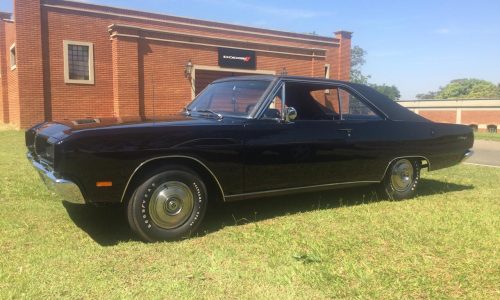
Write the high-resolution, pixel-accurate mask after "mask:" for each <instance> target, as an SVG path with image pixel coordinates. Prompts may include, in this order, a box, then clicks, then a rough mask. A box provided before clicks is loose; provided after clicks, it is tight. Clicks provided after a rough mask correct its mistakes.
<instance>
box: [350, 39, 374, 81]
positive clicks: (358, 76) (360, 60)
mask: <svg viewBox="0 0 500 300" xmlns="http://www.w3.org/2000/svg"><path fill="white" fill-rule="evenodd" d="M365 55H366V51H365V50H364V49H363V48H361V47H359V46H354V47H352V49H351V82H354V83H361V84H367V83H368V79H370V77H371V76H370V75H363V73H362V72H361V68H362V67H363V65H364V64H365V63H366V60H365Z"/></svg>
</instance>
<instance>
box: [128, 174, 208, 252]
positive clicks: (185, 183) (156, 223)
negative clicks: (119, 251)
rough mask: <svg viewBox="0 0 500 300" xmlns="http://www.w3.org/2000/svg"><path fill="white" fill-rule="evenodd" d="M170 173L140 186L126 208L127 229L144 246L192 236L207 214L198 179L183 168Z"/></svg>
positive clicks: (201, 185) (200, 182)
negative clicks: (134, 234)
mask: <svg viewBox="0 0 500 300" xmlns="http://www.w3.org/2000/svg"><path fill="white" fill-rule="evenodd" d="M169 169H170V170H169V171H164V172H160V173H155V174H152V175H151V176H150V177H149V178H148V179H146V180H144V181H143V182H142V183H141V184H139V185H138V186H137V188H136V190H135V191H134V193H133V195H132V197H131V198H130V200H129V202H128V204H127V220H128V223H129V225H130V228H131V229H132V231H133V232H134V233H136V234H137V235H138V236H139V238H141V239H142V240H144V241H146V242H157V241H170V240H178V239H182V238H187V237H189V236H191V234H192V233H193V232H195V231H196V229H197V228H198V226H199V225H200V223H201V221H202V220H203V217H204V216H205V212H206V210H207V202H208V195H207V189H206V187H205V184H204V183H203V181H202V180H201V179H200V177H199V176H198V175H197V174H196V173H195V172H192V171H191V170H188V169H185V168H169Z"/></svg>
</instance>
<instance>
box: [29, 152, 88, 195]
mask: <svg viewBox="0 0 500 300" xmlns="http://www.w3.org/2000/svg"><path fill="white" fill-rule="evenodd" d="M27 157H28V160H29V161H30V162H31V164H32V165H33V167H35V169H36V170H37V171H38V174H39V175H40V178H42V180H43V182H44V183H45V185H46V186H47V188H48V189H49V190H50V191H52V192H54V193H56V194H57V195H59V196H60V197H62V198H63V200H65V201H68V202H70V203H75V204H85V199H84V198H83V195H82V192H81V191H80V188H79V187H78V185H77V184H75V183H74V182H72V181H69V180H66V179H62V178H57V177H56V176H55V175H54V172H53V171H51V170H49V169H48V168H46V167H45V166H44V165H42V164H41V163H39V162H37V161H35V160H34V159H33V157H32V156H31V155H30V154H29V153H28V154H27Z"/></svg>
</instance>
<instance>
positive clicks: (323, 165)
mask: <svg viewBox="0 0 500 300" xmlns="http://www.w3.org/2000/svg"><path fill="white" fill-rule="evenodd" d="M473 142H474V137H473V134H472V130H471V129H470V128H469V127H467V126H462V125H454V124H439V123H434V122H431V121H429V120H427V119H425V118H423V117H421V116H419V115H417V114H415V113H413V112H411V111H409V110H407V109H406V108H403V107H402V106H400V105H398V104H397V103H395V102H394V101H391V100H390V99H388V98H387V97H385V96H384V95H382V94H380V93H378V92H377V91H375V90H373V89H372V88H370V87H367V86H365V85H360V84H354V83H349V82H342V81H334V80H326V79H320V78H307V77H292V76H245V77H232V78H226V79H221V80H218V81H215V82H213V83H212V84H210V85H209V86H208V87H207V88H206V89H205V90H204V91H203V92H201V93H200V94H199V95H198V96H197V97H196V98H195V99H194V100H193V101H192V102H191V103H190V104H189V105H188V106H187V107H186V108H185V109H184V111H183V112H182V113H179V115H176V116H170V117H164V118H155V119H153V120H147V119H144V118H142V119H141V118H137V119H136V120H132V119H128V120H127V119H120V118H117V119H85V120H78V121H73V122H48V123H43V124H40V125H37V126H34V127H33V128H31V129H29V130H28V131H27V132H26V145H27V148H28V159H29V160H30V161H31V163H32V164H33V165H34V166H35V168H36V169H37V170H38V171H39V173H40V175H41V177H42V179H43V180H44V181H45V183H46V184H47V186H48V187H49V188H51V189H52V190H54V191H55V192H56V193H57V194H59V195H60V196H62V198H63V199H64V200H66V201H69V202H73V203H82V204H83V203H103V202H121V203H123V204H124V206H125V208H126V212H127V218H128V222H129V224H130V227H131V228H132V230H133V231H134V232H135V233H136V234H137V235H138V236H139V237H140V238H141V239H143V240H145V241H160V240H171V239H178V238H182V237H186V236H189V235H190V234H191V233H192V232H193V231H194V230H196V228H197V226H198V225H199V224H200V222H201V221H202V219H203V216H204V214H205V211H206V209H207V205H208V204H209V203H210V202H211V201H217V200H220V201H235V200H241V199H249V198H256V197H264V196H271V195H278V194H284V193H296V192H307V191H317V190H324V189H332V188H339V187H352V186H360V185H376V186H377V187H379V188H380V191H381V192H382V193H383V194H384V195H385V196H386V197H388V198H391V199H403V198H409V197H412V196H413V195H415V193H416V188H417V186H418V183H419V176H420V170H421V168H427V169H428V170H430V171H432V170H437V169H441V168H446V167H450V166H453V165H455V164H458V163H459V162H461V161H462V160H464V159H465V158H467V157H469V156H470V155H471V154H472V151H471V150H470V149H471V148H472V145H473Z"/></svg>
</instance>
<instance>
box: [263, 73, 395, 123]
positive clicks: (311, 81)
mask: <svg viewBox="0 0 500 300" xmlns="http://www.w3.org/2000/svg"><path fill="white" fill-rule="evenodd" d="M284 82H294V83H309V84H318V85H321V84H329V85H332V86H334V87H341V88H344V89H345V90H347V91H348V92H351V93H353V94H354V95H355V96H357V97H359V98H362V100H363V101H364V103H365V104H368V106H371V108H374V109H375V110H376V112H377V113H378V114H379V115H380V116H381V117H383V119H386V120H390V119H389V116H388V115H387V114H386V113H385V112H384V111H383V110H381V109H380V108H379V107H378V106H376V105H375V104H373V103H372V102H371V101H370V100H369V99H368V98H366V97H365V96H364V95H363V94H361V93H360V92H358V91H357V90H356V89H354V88H353V87H350V86H349V85H347V84H345V83H342V82H338V81H334V80H332V79H320V78H312V79H294V78H280V79H279V80H278V82H277V83H276V86H279V84H280V83H284ZM271 99H272V97H270V96H269V97H268V99H266V100H265V102H264V103H263V105H264V107H266V108H267V107H268V106H269V104H270V103H271V101H272V100H271ZM264 110H265V109H263V108H261V109H260V110H259V111H258V112H257V113H256V115H255V118H256V119H258V118H261V117H262V114H263V113H264Z"/></svg>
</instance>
